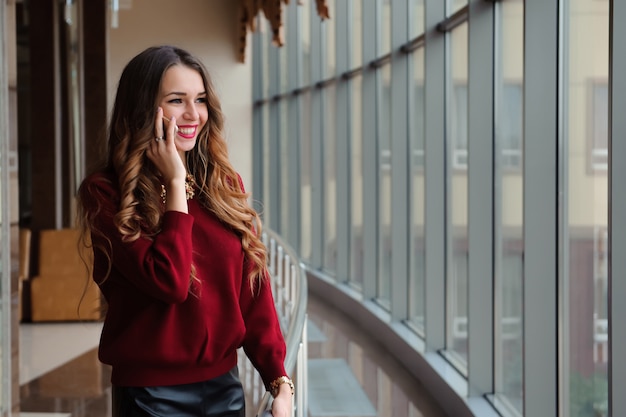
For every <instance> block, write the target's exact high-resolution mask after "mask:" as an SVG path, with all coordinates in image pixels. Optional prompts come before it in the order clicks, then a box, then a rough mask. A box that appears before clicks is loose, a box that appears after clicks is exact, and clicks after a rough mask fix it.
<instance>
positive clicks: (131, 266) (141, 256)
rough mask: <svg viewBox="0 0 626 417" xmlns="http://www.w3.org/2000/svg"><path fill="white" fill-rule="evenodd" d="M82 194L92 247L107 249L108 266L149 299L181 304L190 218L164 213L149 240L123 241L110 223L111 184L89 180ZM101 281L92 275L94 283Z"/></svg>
mask: <svg viewBox="0 0 626 417" xmlns="http://www.w3.org/2000/svg"><path fill="white" fill-rule="evenodd" d="M83 193H84V194H83V196H82V199H83V201H84V202H85V207H86V209H87V211H88V212H90V214H92V215H93V216H94V221H93V223H94V224H93V227H94V228H95V229H94V230H92V240H93V243H94V248H97V247H100V248H103V249H105V250H106V249H108V251H107V252H108V253H107V256H108V255H110V267H111V268H115V269H116V270H117V271H118V272H119V273H120V274H121V275H123V276H124V277H125V278H126V279H128V281H130V282H131V283H132V284H133V285H135V286H136V287H137V288H139V289H140V290H141V291H142V292H144V293H146V294H147V295H149V296H151V297H154V298H156V299H159V300H162V301H164V302H166V303H172V304H173V303H180V302H183V301H185V300H186V298H187V296H188V294H189V277H190V274H191V264H192V234H191V231H192V227H193V217H192V216H191V215H189V214H186V213H181V212H175V211H167V212H165V213H164V215H163V220H162V225H161V232H159V233H158V234H157V235H155V236H154V237H153V238H146V237H143V236H142V237H139V238H138V239H136V240H134V241H132V242H131V241H125V240H124V239H122V235H121V233H120V232H119V230H118V229H117V227H116V226H115V223H114V216H115V214H116V213H117V211H118V203H117V201H118V200H119V199H118V196H117V191H116V190H115V188H114V187H113V185H112V183H111V182H110V181H108V180H106V179H104V178H99V179H96V180H93V181H91V182H90V183H89V184H87V187H86V189H85V190H83ZM85 194H86V195H85ZM104 278H106V277H105V276H102V277H96V276H94V279H96V280H97V281H98V282H99V281H101V280H102V279H104Z"/></svg>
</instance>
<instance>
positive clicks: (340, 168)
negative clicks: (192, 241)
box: [255, 0, 621, 417]
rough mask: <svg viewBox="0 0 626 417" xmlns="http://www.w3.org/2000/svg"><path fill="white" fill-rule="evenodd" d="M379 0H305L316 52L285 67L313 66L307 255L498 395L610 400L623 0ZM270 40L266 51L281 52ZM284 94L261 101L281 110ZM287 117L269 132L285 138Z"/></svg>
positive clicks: (306, 38)
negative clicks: (614, 71) (616, 63)
mask: <svg viewBox="0 0 626 417" xmlns="http://www.w3.org/2000/svg"><path fill="white" fill-rule="evenodd" d="M374 2H375V4H372V7H364V5H365V3H364V2H362V1H359V0H354V1H349V2H348V5H345V3H341V2H329V7H330V10H331V19H330V20H328V21H324V22H318V21H317V18H311V16H314V15H315V9H314V6H312V5H310V4H305V5H302V6H296V5H290V6H289V7H298V8H301V9H302V10H303V11H302V12H301V13H300V14H299V16H301V17H302V20H301V21H300V22H299V23H298V24H300V25H301V31H300V29H298V30H299V33H301V36H302V38H301V39H302V41H301V43H300V46H299V51H300V52H299V53H301V54H303V56H304V57H305V59H304V60H303V61H302V62H303V66H304V67H303V68H299V69H298V67H297V65H298V62H299V61H297V60H294V59H291V58H289V59H288V60H287V63H286V66H287V71H302V73H303V74H306V75H305V76H304V77H303V81H304V85H301V86H300V87H301V88H300V91H297V92H293V93H294V95H295V97H296V100H298V102H299V107H298V108H299V109H300V117H299V118H297V119H296V120H298V122H297V123H298V124H299V126H298V129H297V130H298V132H299V135H297V137H291V138H289V140H290V141H298V143H299V144H300V149H301V152H300V154H299V155H300V156H299V158H300V160H299V161H298V164H297V165H298V166H299V167H300V168H299V170H300V172H299V175H301V185H302V186H301V187H300V189H299V190H298V191H297V193H296V194H297V195H289V196H288V197H287V198H288V199H299V201H300V202H301V211H300V218H299V219H297V221H296V222H295V224H296V225H297V227H298V228H299V230H300V234H299V236H300V239H299V242H298V243H299V247H300V250H301V254H302V256H303V258H304V259H305V261H306V262H307V266H308V267H309V269H310V270H311V271H314V272H315V273H317V274H321V275H324V276H326V277H327V278H329V279H330V280H331V281H334V282H335V285H337V286H340V287H341V286H344V285H346V286H348V287H349V288H350V289H351V290H353V291H356V293H357V294H359V297H360V299H362V300H364V301H373V302H374V303H372V305H375V306H376V308H377V309H379V313H380V315H381V317H385V314H387V315H388V317H390V319H389V320H390V323H391V324H393V325H394V326H395V325H397V326H402V327H403V328H404V329H405V330H406V331H408V332H409V333H410V334H412V335H415V336H416V337H417V338H418V339H420V340H421V341H422V342H423V344H424V346H423V347H420V346H416V345H414V346H413V347H414V348H415V354H416V355H421V354H423V352H424V351H430V352H436V354H437V355H438V356H439V357H440V358H442V359H443V360H444V361H445V363H446V364H447V365H446V366H448V367H449V369H451V370H453V372H456V373H457V374H458V375H459V376H460V377H461V378H462V379H463V380H464V381H465V382H466V384H467V392H469V393H476V392H479V393H480V396H481V397H483V396H484V397H486V398H488V400H489V404H490V406H491V407H493V409H496V410H497V411H498V413H500V415H503V416H523V415H551V416H552V415H554V416H563V417H565V416H567V417H570V416H572V417H573V416H576V417H579V416H580V417H583V416H589V417H592V416H593V417H595V416H608V415H609V391H610V387H611V381H610V376H609V375H610V371H611V369H612V366H614V365H612V364H613V362H612V358H611V355H610V349H609V347H610V343H611V340H610V337H609V329H610V328H611V325H612V322H611V314H610V312H611V303H610V297H609V294H610V293H611V277H612V275H611V272H610V270H611V268H610V257H609V253H610V250H611V242H612V239H611V228H612V224H611V221H610V210H609V206H610V202H611V198H610V196H611V193H612V191H611V188H610V187H611V184H610V181H609V177H610V172H611V170H612V169H613V170H614V171H615V170H616V169H619V165H618V166H613V165H612V162H611V161H613V163H614V161H616V159H615V158H613V159H612V158H611V156H612V154H611V145H612V144H611V139H610V138H611V135H612V131H611V126H612V125H611V118H610V112H611V111H610V109H611V105H610V102H611V98H612V97H614V96H615V91H614V90H612V88H611V81H610V80H611V77H610V74H609V66H610V62H611V57H612V55H611V54H612V53H613V54H615V52H614V51H613V52H611V51H610V42H609V38H610V33H611V32H610V28H611V25H610V22H611V16H610V13H611V10H610V7H609V4H610V2H609V1H603V0H553V1H549V2H524V1H522V0H503V1H500V2H494V3H493V4H490V5H486V4H485V2H482V1H480V2H479V1H468V0H448V1H446V2H444V3H442V2H440V1H439V0H407V1H398V2H395V1H394V2H392V1H389V0H373V3H374ZM474 3H477V4H478V3H480V7H479V6H478V5H477V4H476V5H475V4H474ZM368 5H369V4H368ZM474 6H476V7H474ZM559 9H560V10H563V11H564V14H563V15H562V16H561V15H559V14H558V12H556V10H559ZM485 16H486V17H485ZM552 17H554V19H553V20H550V19H551V18H552ZM561 17H562V20H561ZM473 19H475V21H476V22H480V23H477V24H479V25H482V26H481V27H480V28H476V27H474V28H472V22H473ZM290 24H297V23H296V22H287V25H290ZM434 26H436V27H437V30H436V31H428V33H426V32H425V28H428V27H434ZM583 28H584V30H583ZM485 34H486V35H485ZM259 36H262V35H259ZM398 39H400V40H402V42H400V44H401V45H400V46H399V44H398V42H397V41H398ZM486 39H487V40H489V41H490V42H491V45H492V47H490V46H489V45H488V46H487V47H484V45H485V40H486ZM537 39H542V40H543V41H544V43H545V45H544V46H545V51H543V50H542V49H541V48H540V47H539V46H538V44H537V42H536V40H537ZM533 41H534V42H533ZM268 42H269V41H268V39H267V37H264V38H263V40H262V41H261V42H260V45H259V46H258V47H257V49H256V51H255V56H259V57H261V56H266V55H267V56H269V57H270V59H271V56H272V54H271V53H269V54H268V53H267V49H268V45H267V44H268ZM614 47H615V46H614ZM270 48H271V47H270ZM481 51H482V52H481ZM485 52H486V53H487V55H486V58H485V59H483V57H482V55H480V56H479V54H483V53H485ZM272 65H277V64H272V63H271V62H270V63H269V65H266V66H265V68H266V69H267V68H269V70H271V68H272ZM472 71H479V72H480V73H481V74H483V75H484V74H486V75H484V76H483V75H481V76H480V77H477V76H476V72H474V73H472ZM398 74H400V75H398ZM404 75H406V76H404ZM267 77H270V75H268V74H265V73H264V74H263V76H262V77H260V78H261V79H266V78H267ZM477 80H478V81H477ZM481 83H483V84H481ZM485 83H487V84H485ZM437 85H440V86H441V87H437ZM485 86H488V87H489V88H485ZM399 91H400V92H402V91H406V95H404V94H399V93H398V92H399ZM438 92H440V94H439V93H438ZM435 93H437V94H435ZM267 98H268V97H257V99H258V100H261V101H260V103H261V102H262V103H264V104H261V105H259V106H256V107H255V109H256V110H255V111H256V112H258V113H259V114H261V115H262V116H263V119H264V120H267V121H268V122H269V123H270V124H271V123H272V120H274V119H272V118H271V117H269V118H268V117H267V116H265V115H266V113H268V112H269V113H270V114H271V111H272V110H271V109H272V106H274V104H272V103H271V102H270V101H264V100H263V99H267ZM284 100H287V99H284ZM279 101H280V100H279ZM477 103H482V104H483V105H484V104H485V103H488V106H486V107H484V108H476V105H477ZM267 108H269V109H270V110H267ZM278 108H279V107H278ZM437 108H440V109H441V113H442V114H438V112H437V110H433V109H437ZM399 113H400V114H401V117H398V114H399ZM477 115H478V116H479V117H476V116H477ZM482 115H485V117H484V118H483V117H482ZM433 116H436V117H433ZM487 116H488V117H487ZM472 117H474V119H472ZM479 119H481V120H482V119H484V120H489V121H490V122H489V123H490V124H491V126H487V127H485V126H484V125H480V126H478V125H477V123H478V124H480V123H481V121H480V120H479ZM290 120H293V118H292V119H290ZM398 120H400V121H405V122H406V126H404V125H402V126H399V125H398V124H397V121H398ZM401 123H403V122H401ZM615 123H619V122H616V121H615V120H614V121H613V125H615ZM477 126H478V127H479V129H477ZM274 131H275V129H274V128H273V127H272V126H269V127H267V126H264V129H257V130H256V131H255V139H256V140H258V141H261V143H263V144H264V146H270V147H271V146H272V143H274V142H273V139H272V138H271V137H270V138H268V137H267V135H272V134H273V132H274ZM477 132H479V133H477ZM484 132H490V133H487V136H488V137H485V134H484ZM397 135H404V136H403V137H401V138H398V136H397ZM614 135H615V133H614V132H613V137H614ZM398 144H401V146H399V145H398ZM485 144H486V145H485ZM481 146H482V147H481ZM485 146H486V147H485ZM342 149H343V150H342ZM470 149H477V150H478V153H477V154H475V155H474V154H472V153H471V152H470ZM279 150H280V149H279V148H277V149H273V148H271V149H269V153H264V155H265V158H260V157H259V158H257V159H256V160H255V163H256V164H260V165H262V166H264V167H265V168H264V169H265V171H264V175H263V178H261V179H257V181H259V182H260V183H262V184H265V186H264V187H263V199H264V206H265V207H276V206H277V205H279V204H288V203H280V200H278V199H277V198H278V194H277V193H276V192H275V191H273V190H272V189H271V187H272V184H273V183H272V182H271V175H272V168H271V167H268V163H267V161H268V160H271V159H272V158H273V157H272V156H271V155H272V154H273V153H274V152H276V151H279ZM266 151H267V149H266ZM441 152H443V153H441ZM440 154H441V162H438V158H439V156H440ZM398 161H400V162H401V163H398ZM470 161H474V162H473V164H474V165H472V163H471V162H470ZM481 161H487V162H488V167H487V169H484V167H483V166H481V163H480V162H481ZM620 162H621V160H620ZM280 163H283V162H280ZM287 175H288V174H287ZM268 177H269V180H268ZM344 177H347V178H344ZM398 178H407V179H408V180H407V182H406V184H404V182H402V181H401V182H400V183H398V181H397V179H398ZM482 201H484V204H481V202H482ZM398 205H402V206H403V207H402V209H401V210H397V209H398ZM404 206H406V207H404ZM433 207H434V209H433ZM342 213H348V214H347V217H346V218H345V219H344V218H343V217H342ZM397 213H401V214H402V213H404V214H402V216H404V217H403V218H401V219H398V218H397V215H396V214H397ZM484 213H486V217H485V215H484ZM484 218H487V219H488V223H489V225H487V226H488V227H485V224H483V223H481V219H484ZM344 223H347V224H344ZM292 224H294V223H292ZM398 224H404V225H406V227H405V228H404V229H406V231H403V230H400V229H402V228H398V227H397V225H398ZM429 231H430V232H429ZM436 231H440V233H435V232H436ZM483 243H485V244H486V247H485V245H482V244H483ZM403 253H406V254H407V255H406V257H403V256H401V254H403ZM433 253H435V254H437V256H432V255H433ZM476 253H481V254H486V256H487V258H488V259H487V263H488V265H487V266H486V268H485V267H483V266H484V264H481V265H478V266H477V264H476V262H482V260H480V258H479V257H477V256H476V255H475V254H476ZM342 254H345V256H344V255H342ZM344 258H345V259H344ZM398 260H399V261H401V262H404V261H406V265H398V264H397V263H395V262H397V261H398ZM483 260H484V259H483ZM546 260H547V261H548V262H546ZM398 271H406V273H401V274H398ZM485 271H490V272H489V273H488V275H487V276H485V274H484V272H485ZM480 285H483V286H482V287H480ZM476 288H479V289H480V288H482V291H476ZM405 289H406V291H405ZM439 291H441V294H440V293H439ZM440 296H441V298H439V297H440ZM437 300H440V301H437ZM368 308H373V307H371V305H370V306H369V307H368ZM613 308H614V309H615V306H613ZM477 313H479V314H477ZM478 316H482V319H481V320H476V321H473V320H470V317H478ZM485 317H487V320H484V318H485ZM433 325H434V327H433ZM531 333H532V334H537V336H533V337H530V336H529V335H530V334H531ZM542 343H543V344H542ZM541 346H544V347H543V348H542V347H541ZM477 352H478V353H477ZM557 357H558V360H557V359H556V358H557ZM480 361H482V364H481V365H476V363H477V362H480ZM545 364H550V365H553V366H552V367H551V366H544V365H545ZM613 369H614V372H615V368H613ZM442 377H443V378H444V379H446V377H445V376H442ZM555 386H558V387H559V389H558V392H557V393H556V395H551V394H550V392H554V387H555ZM546 392H548V394H546ZM470 395H472V394H470ZM537 410H541V411H540V412H539V414H534V413H535V411H537ZM614 415H615V414H614Z"/></svg>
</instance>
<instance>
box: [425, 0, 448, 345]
mask: <svg viewBox="0 0 626 417" xmlns="http://www.w3.org/2000/svg"><path fill="white" fill-rule="evenodd" d="M424 1H425V28H426V30H425V34H426V36H425V49H424V63H425V68H424V77H425V79H424V108H425V115H424V121H425V126H424V134H425V137H424V150H425V156H426V157H425V161H424V176H425V204H424V205H425V217H426V218H425V235H426V236H425V248H424V250H425V258H426V268H425V269H426V276H425V288H426V295H425V297H424V298H425V300H426V301H425V318H424V319H425V332H426V334H425V341H426V348H427V349H428V350H439V349H443V348H444V347H445V329H446V326H445V305H446V297H445V276H446V264H445V263H446V239H445V236H446V233H445V231H446V227H445V223H446V216H445V210H443V208H444V207H446V198H445V190H446V183H445V182H446V175H445V173H446V154H445V66H446V61H445V37H444V35H443V34H442V33H439V32H437V31H435V30H433V29H434V28H435V27H436V26H437V24H438V23H439V22H440V21H442V20H443V19H444V18H445V2H443V1H441V0H424Z"/></svg>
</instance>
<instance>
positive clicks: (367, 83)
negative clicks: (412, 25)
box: [361, 1, 380, 299]
mask: <svg viewBox="0 0 626 417" xmlns="http://www.w3.org/2000/svg"><path fill="white" fill-rule="evenodd" d="M376 3H377V4H378V3H379V2H378V1H377V2H376ZM362 12H363V26H362V27H363V39H362V43H363V62H370V61H372V60H374V59H375V58H376V44H377V37H378V36H377V33H378V30H379V27H380V25H378V24H377V23H378V19H380V16H379V14H377V7H363V9H362ZM376 76H377V74H376V70H375V69H371V68H364V70H363V82H362V89H363V92H362V103H363V104H362V109H361V110H362V114H363V117H362V122H363V128H362V132H363V137H362V140H363V148H362V151H363V156H362V158H363V162H362V166H363V185H362V192H363V200H362V204H363V298H364V299H371V298H374V297H375V296H376V294H377V291H376V277H377V275H378V222H379V220H378V204H379V202H378V152H377V146H376V131H377V123H376V117H377V103H376V100H377V97H378V96H377V93H376V89H377V80H376Z"/></svg>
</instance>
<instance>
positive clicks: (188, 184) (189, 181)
mask: <svg viewBox="0 0 626 417" xmlns="http://www.w3.org/2000/svg"><path fill="white" fill-rule="evenodd" d="M195 185H196V180H195V179H194V178H193V175H191V174H187V176H186V177H185V196H186V197H187V200H191V199H192V198H193V196H194V195H196V191H195V190H194V186H195ZM166 196H167V192H166V191H165V185H163V184H161V201H163V204H165V200H166V199H165V197H166Z"/></svg>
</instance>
